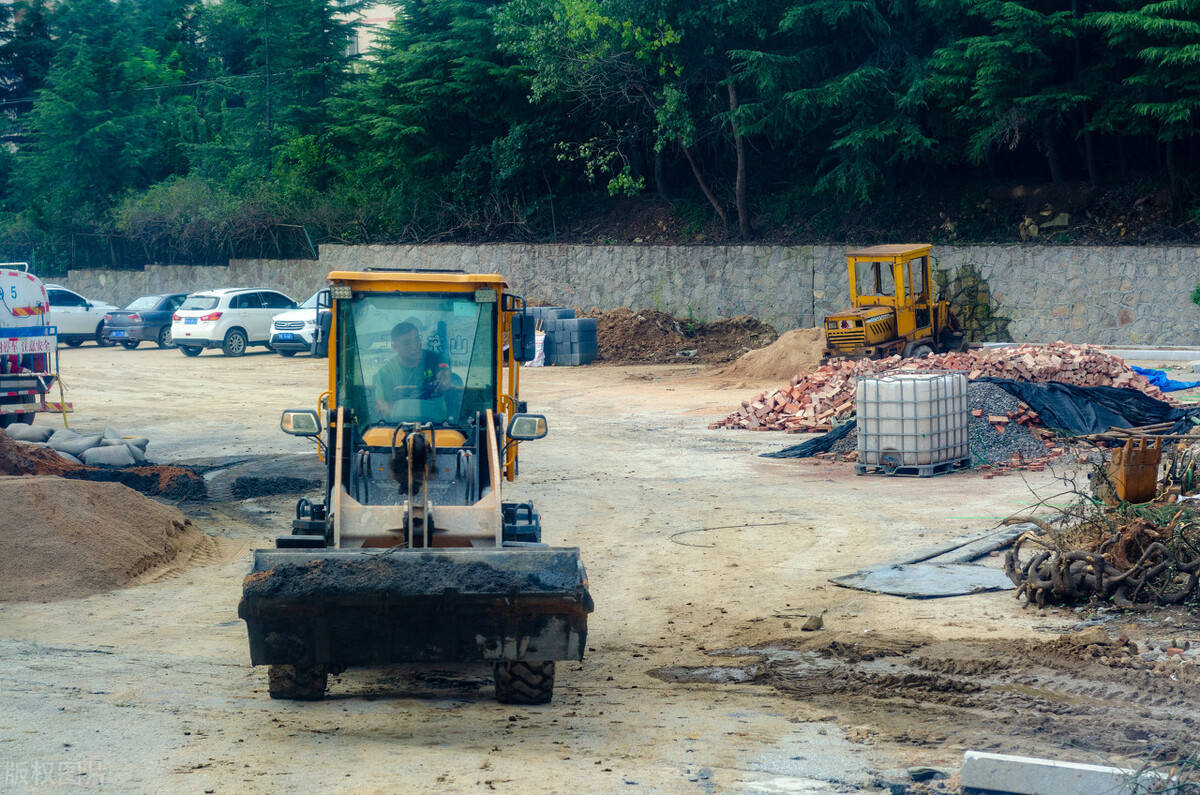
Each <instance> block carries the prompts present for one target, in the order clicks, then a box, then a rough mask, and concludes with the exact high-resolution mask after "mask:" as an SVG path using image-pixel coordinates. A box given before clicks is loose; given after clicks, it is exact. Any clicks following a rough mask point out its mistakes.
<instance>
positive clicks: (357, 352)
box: [333, 291, 499, 431]
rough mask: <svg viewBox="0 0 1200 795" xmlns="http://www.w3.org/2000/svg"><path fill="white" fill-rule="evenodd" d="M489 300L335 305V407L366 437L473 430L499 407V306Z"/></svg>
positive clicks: (429, 296)
mask: <svg viewBox="0 0 1200 795" xmlns="http://www.w3.org/2000/svg"><path fill="white" fill-rule="evenodd" d="M487 298H488V299H490V300H477V296H476V294H475V292H474V291H471V292H445V293H439V292H401V291H397V292H382V291H369V292H366V291H364V292H355V293H354V294H353V297H351V298H350V299H349V300H341V301H338V303H337V309H336V311H337V319H336V330H337V340H336V344H337V346H338V357H337V361H338V367H337V368H336V383H335V384H334V385H333V389H334V394H335V395H336V404H337V405H340V406H344V407H345V408H346V410H347V412H349V413H350V414H351V415H352V416H353V417H354V419H355V422H356V424H357V425H358V426H359V427H360V428H362V429H364V430H366V429H370V428H374V427H395V426H397V425H399V424H401V423H414V422H415V423H430V424H432V425H433V426H434V427H435V428H447V429H455V430H460V431H466V430H468V429H469V428H470V427H472V426H473V424H474V423H475V422H476V421H477V418H478V416H479V414H480V413H481V412H486V411H487V410H488V409H492V408H495V403H496V393H497V385H498V382H499V378H498V370H499V365H498V361H497V356H496V351H497V345H496V339H497V334H498V333H499V331H498V323H497V316H496V315H497V308H498V301H497V300H495V293H494V291H492V293H491V294H489V295H488V296H487Z"/></svg>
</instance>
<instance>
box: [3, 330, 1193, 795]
mask: <svg viewBox="0 0 1200 795" xmlns="http://www.w3.org/2000/svg"><path fill="white" fill-rule="evenodd" d="M62 372H63V374H64V377H65V378H66V382H67V384H68V386H69V387H70V392H69V394H68V399H69V400H71V401H73V402H74V404H75V408H76V411H75V413H73V414H71V415H69V421H70V423H71V425H72V427H77V428H82V429H91V428H103V427H105V426H112V427H115V428H117V429H118V430H120V431H122V432H124V433H137V434H139V435H145V436H147V437H149V438H150V440H151V444H150V447H149V450H148V453H149V455H150V457H151V459H152V460H153V461H155V462H158V463H178V462H185V461H186V462H200V463H203V464H207V465H208V466H210V467H212V466H214V465H216V466H217V468H216V469H209V470H207V471H208V472H209V475H208V476H213V475H216V477H213V478H212V481H211V483H213V484H215V483H217V482H218V481H220V480H221V477H224V478H225V480H227V481H228V480H230V478H231V477H232V475H230V474H229V473H230V472H232V471H233V470H222V469H221V468H220V467H221V466H233V465H236V466H237V467H242V468H243V469H245V468H249V469H251V470H253V471H255V472H257V473H259V474H263V473H269V474H272V475H279V476H284V475H287V474H288V473H289V472H293V473H298V474H297V478H299V479H301V480H303V479H308V478H311V477H312V472H313V467H312V460H313V456H312V454H311V450H310V447H309V443H308V442H305V441H304V440H301V439H295V438H292V437H288V436H285V435H284V434H283V433H281V432H280V431H279V429H278V428H279V424H278V423H279V412H280V411H281V410H282V409H285V408H292V407H305V406H312V405H314V403H315V401H316V397H317V395H318V393H319V392H321V391H322V390H323V388H324V384H325V362H324V361H323V360H311V359H309V358H307V357H295V358H292V359H283V358H281V357H279V356H276V355H273V354H267V353H257V352H256V353H252V354H250V355H247V356H246V357H244V358H240V359H227V358H224V357H221V356H219V355H217V354H213V353H205V354H204V355H203V356H201V357H199V358H197V359H190V358H184V357H183V356H181V355H180V354H179V353H177V352H175V351H159V350H135V351H125V350H123V349H115V350H114V349H97V348H95V347H93V346H91V345H88V346H84V347H83V348H79V349H71V350H64V351H63V355H62ZM521 381H522V387H523V388H522V391H521V397H522V398H523V399H525V400H527V401H528V402H529V405H530V410H531V411H540V412H544V413H545V414H546V415H547V417H548V418H549V422H550V428H551V433H550V436H549V437H547V438H546V439H544V440H540V441H538V442H533V443H528V444H526V445H525V446H523V447H522V453H521V475H522V478H521V480H520V482H519V483H517V484H515V485H514V486H512V487H510V488H509V491H508V492H507V493H506V497H507V498H510V499H511V498H515V499H521V500H526V499H530V500H534V501H535V503H536V505H537V506H538V508H539V509H540V510H541V512H542V516H543V526H544V540H546V541H548V542H550V543H552V544H555V545H563V546H578V547H580V548H581V550H582V555H583V559H584V561H585V563H586V565H587V568H588V574H589V576H590V582H591V589H592V594H593V596H594V598H595V602H596V612H595V613H594V614H593V615H592V617H591V620H590V624H589V627H590V634H589V639H588V650H589V654H588V657H587V659H586V660H585V661H584V662H583V663H582V664H580V663H567V664H560V666H559V675H558V681H557V684H556V690H555V699H554V702H553V703H552V704H550V705H548V706H545V707H536V708H525V707H512V706H504V705H499V704H497V703H496V702H495V701H493V700H492V698H491V684H490V672H488V671H487V670H485V669H483V668H474V667H469V666H468V667H456V668H449V667H434V668H429V667H425V668H422V667H409V666H401V667H396V668H389V669H373V670H350V671H347V672H346V673H344V674H342V675H340V676H338V677H334V678H333V679H332V681H331V687H330V695H329V697H328V698H327V699H326V700H325V701H323V702H319V703H289V702H276V701H271V700H270V699H269V698H268V697H267V693H266V672H265V670H263V669H255V668H252V667H251V666H250V665H249V657H248V649H247V643H246V634H245V627H244V625H243V624H242V622H241V621H239V620H238V619H237V615H236V606H237V601H238V597H239V594H240V588H241V580H242V577H243V576H244V574H245V573H246V570H247V556H248V553H249V551H250V550H251V549H253V548H255V547H260V546H269V545H270V544H271V543H272V539H273V537H274V536H275V535H277V534H280V533H285V532H287V531H288V527H289V520H290V518H291V514H292V506H293V504H294V502H295V499H296V497H297V495H296V494H289V495H272V494H266V495H260V496H255V497H249V498H245V499H240V500H239V499H235V494H234V491H233V490H232V489H231V488H225V489H223V490H222V489H218V488H214V489H211V491H212V492H213V493H215V494H216V495H217V497H218V500H217V501H203V502H183V503H180V505H179V507H180V509H181V510H182V511H183V512H184V514H185V515H186V516H187V517H188V518H189V519H190V520H191V522H192V523H193V524H194V525H195V526H196V527H197V528H198V529H199V530H201V531H203V532H204V533H206V534H208V537H209V539H210V540H209V541H208V542H207V543H205V544H200V545H197V547H196V548H195V550H194V551H193V552H192V553H191V556H190V557H189V558H188V559H187V560H176V561H174V562H172V563H171V564H170V565H168V566H165V567H163V568H161V569H159V570H157V571H155V572H150V573H147V575H146V576H145V577H144V578H143V579H142V580H140V581H139V582H141V584H139V585H137V586H135V587H131V588H126V589H123V590H118V591H112V592H108V593H104V594H99V595H95V596H90V597H86V598H77V599H66V600H61V601H52V602H46V603H29V602H9V603H3V604H0V692H3V693H4V694H5V695H4V707H5V708H4V709H3V710H0V782H2V784H0V786H2V787H3V789H5V790H9V791H30V790H38V791H47V790H50V791H55V790H69V789H74V788H76V787H88V788H103V789H109V790H114V791H156V790H171V791H186V792H230V791H239V792H241V791H250V792H277V791H281V790H299V789H304V790H313V789H318V788H319V789H333V788H337V789H343V790H352V791H365V792H392V791H396V790H403V791H410V792H427V791H428V792H432V791H436V792H447V791H450V792H477V791H478V792H486V791H500V792H517V791H525V792H564V793H566V792H571V793H577V792H615V791H621V792H646V791H656V792H659V791H661V792H699V793H716V792H763V793H783V792H787V793H797V792H854V791H887V788H886V787H882V788H881V786H882V785H883V784H885V783H887V782H906V781H908V777H907V775H906V773H905V768H906V767H909V766H912V765H930V766H934V767H937V768H939V769H942V770H945V771H947V772H950V773H953V772H954V771H956V770H957V768H958V767H959V765H960V764H961V759H962V754H963V751H964V750H968V749H985V750H993V751H1002V752H1015V753H1028V754H1040V755H1048V756H1054V757H1057V758H1062V759H1070V760H1074V761H1081V762H1108V761H1119V762H1125V761H1128V762H1131V763H1133V764H1140V763H1141V761H1142V760H1145V759H1150V758H1151V757H1153V756H1155V754H1156V751H1155V749H1156V748H1168V749H1170V748H1178V747H1179V745H1180V744H1181V743H1186V742H1188V741H1189V737H1191V738H1194V733H1195V732H1196V727H1197V723H1196V721H1197V720H1198V719H1200V707H1198V706H1197V705H1200V698H1198V696H1200V682H1198V680H1197V677H1196V676H1195V675H1194V673H1195V671H1196V669H1195V668H1192V667H1188V666H1186V665H1185V664H1184V663H1179V664H1178V665H1177V667H1171V666H1158V667H1157V668H1154V667H1150V668H1147V667H1144V666H1139V665H1137V664H1136V660H1137V655H1136V654H1134V653H1133V652H1132V650H1131V649H1130V647H1129V646H1127V645H1124V646H1120V645H1118V644H1117V643H1116V642H1115V640H1114V642H1113V643H1112V644H1111V645H1105V644H1103V643H1100V644H1097V643H1095V642H1090V641H1089V642H1086V643H1085V642H1075V641H1074V640H1073V638H1074V636H1075V635H1079V636H1080V637H1081V638H1083V640H1084V641H1088V639H1089V637H1091V636H1088V635H1084V634H1083V633H1081V632H1080V630H1081V627H1080V626H1079V625H1080V623H1093V624H1094V626H1099V627H1101V628H1102V629H1104V630H1105V633H1106V634H1107V635H1110V636H1111V637H1112V638H1113V639H1115V638H1116V637H1117V636H1118V635H1119V634H1121V633H1122V632H1124V633H1126V634H1128V636H1129V637H1130V638H1131V639H1132V640H1133V642H1134V643H1135V644H1139V649H1144V648H1148V647H1149V645H1148V643H1149V644H1150V645H1152V644H1154V643H1160V644H1161V643H1163V642H1166V641H1168V640H1175V639H1178V638H1190V639H1191V642H1192V643H1193V644H1195V643H1196V641H1197V639H1200V630H1198V629H1197V627H1196V624H1195V623H1194V620H1193V619H1191V618H1190V617H1189V616H1188V615H1187V614H1185V613H1180V612H1177V613H1172V614H1169V615H1164V616H1159V617H1157V619H1156V620H1155V621H1147V620H1145V619H1143V618H1141V617H1138V616H1128V615H1118V614H1115V613H1104V614H1100V615H1094V614H1093V611H1091V610H1087V611H1084V612H1081V613H1076V612H1074V611H1071V610H1067V609H1048V610H1045V611H1038V610H1036V609H1025V608H1023V607H1022V606H1021V604H1019V603H1018V602H1017V601H1016V600H1014V599H1013V597H1012V595H1011V592H1008V593H987V594H975V595H970V596H963V597H957V598H952V599H945V600H922V601H918V600H905V599H900V598H896V597H889V596H880V595H873V594H868V593H863V592H859V591H853V590H846V589H842V588H839V587H836V586H834V585H832V584H830V583H829V582H828V579H829V578H830V577H835V576H838V575H842V574H846V573H849V572H852V571H855V570H856V569H858V568H860V567H863V566H866V565H869V564H873V563H877V562H881V561H884V560H889V559H894V558H898V557H901V556H903V555H905V554H906V553H908V552H911V551H913V550H916V549H918V548H926V547H929V546H931V545H934V544H937V543H939V542H942V541H945V540H947V539H950V538H953V537H955V536H958V535H960V534H962V533H963V532H965V531H973V530H980V529H986V528H988V527H990V526H992V525H993V524H995V522H997V521H998V520H1000V519H1002V518H1004V517H1007V516H1009V515H1012V514H1014V513H1021V512H1025V511H1027V510H1028V509H1029V507H1030V504H1031V503H1033V502H1034V501H1035V500H1036V497H1035V496H1034V494H1035V493H1038V494H1042V495H1045V496H1048V495H1052V494H1054V493H1055V491H1056V489H1055V488H1054V485H1055V483H1054V480H1053V475H1052V473H1050V472H1045V473H1036V474H1034V473H1028V474H1027V476H1026V478H1024V479H1022V478H1021V477H1018V476H1015V475H1014V476H1008V477H1003V478H1000V477H997V478H995V479H993V480H987V481H984V480H983V479H982V478H981V477H980V476H978V475H976V474H972V473H958V474H951V475H947V476H943V477H939V478H934V479H928V480H914V479H899V478H897V479H889V478H883V477H856V476H855V475H854V473H853V470H852V468H851V467H850V466H849V465H845V464H825V463H821V464H814V463H812V462H810V461H796V460H768V459H761V458H758V457H757V456H756V454H757V453H759V452H765V451H770V450H775V449H778V448H780V447H783V446H786V445H788V444H791V443H794V442H796V441H797V438H796V437H795V436H783V435H782V434H772V433H751V432H738V431H728V430H708V429H707V428H706V425H707V424H708V423H709V422H712V421H713V420H715V419H717V418H719V417H721V416H724V415H725V414H726V413H727V412H728V411H729V410H730V408H731V407H733V406H736V405H738V403H739V401H740V400H742V399H744V398H745V397H747V396H748V395H751V394H755V393H757V392H758V391H761V390H762V389H763V388H765V387H768V386H775V385H776V384H774V383H746V382H738V383H737V384H736V385H735V384H732V383H730V382H729V380H728V379H720V378H713V377H711V376H706V375H705V373H704V370H703V369H702V368H699V367H689V366H675V367H661V366H660V367H647V366H638V367H613V366H592V367H586V368H545V369H541V370H529V369H527V370H524V371H523V372H522V379H521ZM39 422H42V423H47V424H59V425H61V423H62V418H61V417H59V418H55V417H42V418H41V419H40V420H39ZM214 462H216V464H214ZM222 472H224V473H225V474H224V475H222V474H221V473H222ZM812 616H821V617H822V619H823V625H824V628H823V629H820V630H817V631H815V632H802V631H801V630H800V627H801V625H802V624H803V623H804V621H805V620H806V619H808V618H810V617H812ZM1167 622H1169V623H1167ZM1089 631H1092V630H1089ZM1063 633H1065V634H1067V635H1070V636H1072V637H1071V638H1068V639H1063V640H1060V639H1059V635H1060V634H1063ZM1092 634H1093V635H1094V632H1093V633H1092ZM1097 639H1098V640H1101V641H1102V640H1103V638H1097V637H1091V641H1095V640H1097ZM1180 642H1182V641H1180ZM953 781H954V779H953V778H951V780H950V782H948V783H949V784H951V785H952V784H953Z"/></svg>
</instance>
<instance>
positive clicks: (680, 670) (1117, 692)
mask: <svg viewBox="0 0 1200 795" xmlns="http://www.w3.org/2000/svg"><path fill="white" fill-rule="evenodd" d="M710 654H713V652H710ZM716 654H720V655H735V656H739V657H742V656H745V655H748V654H749V655H755V658H754V659H752V660H751V661H748V662H747V663H745V664H744V665H740V666H738V665H734V666H697V667H680V666H675V667H671V668H662V669H657V670H654V671H650V675H651V676H654V677H655V678H657V679H660V680H663V681H666V682H676V683H697V682H699V683H706V682H707V683H713V684H717V685H737V684H756V685H765V686H768V687H770V688H772V689H773V690H775V691H776V692H778V693H780V694H782V695H785V696H787V697H789V698H794V699H798V700H802V701H804V702H806V703H809V704H811V705H813V706H814V707H818V708H820V709H822V710H828V711H829V712H830V713H832V714H834V715H836V716H837V717H838V719H839V720H840V721H844V722H846V723H853V724H854V725H862V724H863V723H864V722H866V723H868V724H869V726H870V732H869V734H870V737H869V739H871V740H872V741H877V742H891V743H899V744H903V745H912V746H918V747H927V746H939V745H944V744H946V743H947V742H952V743H955V744H958V745H961V746H963V747H966V748H971V749H974V750H981V751H996V752H1002V753H1027V754H1038V753H1042V754H1044V753H1045V752H1046V750H1047V748H1048V747H1058V748H1062V749H1069V750H1072V751H1074V752H1078V751H1080V750H1084V751H1088V752H1091V753H1094V754H1095V755H1096V759H1097V760H1098V761H1099V760H1101V759H1106V760H1112V759H1118V758H1125V759H1132V760H1144V759H1147V758H1151V759H1158V760H1175V759H1179V758H1183V757H1186V756H1187V755H1188V754H1190V753H1192V752H1194V749H1195V747H1196V745H1195V744H1196V742H1197V740H1200V664H1197V663H1196V662H1195V658H1191V659H1186V658H1183V657H1174V658H1170V659H1168V660H1166V661H1157V662H1148V661H1147V660H1146V659H1145V658H1144V657H1143V655H1142V654H1140V653H1139V646H1138V644H1137V643H1136V642H1134V641H1130V640H1128V639H1127V638H1124V637H1121V638H1118V639H1111V638H1110V639H1107V640H1105V641H1104V642H1101V643H1083V642H1080V641H1079V640H1078V639H1076V638H1074V637H1072V636H1063V637H1062V638H1059V639H1056V640H1053V641H1034V640H1025V641H1011V640H1010V641H982V640H981V641H972V640H960V641H934V640H914V639H909V638H888V637H879V638H873V639H870V640H862V639H861V638H859V637H851V636H847V637H834V638H831V639H830V638H822V639H814V640H785V641H779V642H773V643H769V644H764V645H761V646H756V647H751V648H740V649H729V650H724V651H721V652H716ZM739 671H740V673H739ZM864 716H867V718H868V720H866V721H864ZM864 739H867V738H864Z"/></svg>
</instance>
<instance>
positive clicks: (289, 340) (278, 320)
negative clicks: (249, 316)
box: [271, 290, 329, 356]
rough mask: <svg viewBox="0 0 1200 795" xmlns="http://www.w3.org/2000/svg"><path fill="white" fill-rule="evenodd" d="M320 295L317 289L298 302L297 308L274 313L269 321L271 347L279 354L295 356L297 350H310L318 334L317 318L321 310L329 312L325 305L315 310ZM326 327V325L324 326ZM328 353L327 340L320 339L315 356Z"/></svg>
mask: <svg viewBox="0 0 1200 795" xmlns="http://www.w3.org/2000/svg"><path fill="white" fill-rule="evenodd" d="M320 295H321V292H320V291H319V290H318V291H317V292H315V293H313V294H312V295H311V296H309V298H308V300H307V301H305V302H304V303H302V304H300V308H299V309H293V310H292V311H290V312H284V313H282V314H279V315H276V316H275V319H274V320H273V321H271V347H272V348H273V349H274V350H275V352H276V353H278V354H279V355H280V356H295V355H296V352H297V351H311V350H312V344H313V338H314V337H319V336H320V331H319V325H320V324H319V323H318V322H317V318H318V317H319V316H320V314H321V313H322V312H323V313H325V314H328V313H329V307H328V306H326V307H325V308H324V309H321V310H320V311H318V310H317V298H318V297H319V296H320ZM326 303H327V304H328V302H326ZM326 328H328V326H326ZM328 354H329V340H320V341H319V342H318V345H317V352H316V355H317V356H327V355H328Z"/></svg>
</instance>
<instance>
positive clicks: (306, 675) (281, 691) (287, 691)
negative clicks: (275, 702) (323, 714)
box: [267, 665, 329, 701]
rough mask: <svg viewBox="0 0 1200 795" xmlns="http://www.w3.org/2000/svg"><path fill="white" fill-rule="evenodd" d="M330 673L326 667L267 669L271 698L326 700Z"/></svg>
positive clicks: (272, 667)
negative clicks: (326, 688) (326, 687)
mask: <svg viewBox="0 0 1200 795" xmlns="http://www.w3.org/2000/svg"><path fill="white" fill-rule="evenodd" d="M328 682H329V672H328V670H327V669H326V668H325V666H324V665H271V666H268V668H267V689H268V690H269V691H270V692H271V698H286V699H290V700H292V701H320V700H321V699H323V698H325V686H326V685H327V684H328Z"/></svg>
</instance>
